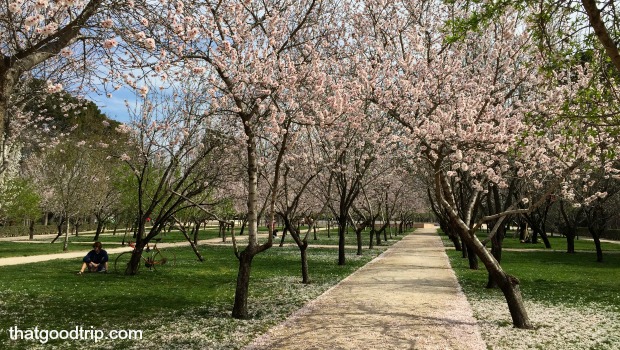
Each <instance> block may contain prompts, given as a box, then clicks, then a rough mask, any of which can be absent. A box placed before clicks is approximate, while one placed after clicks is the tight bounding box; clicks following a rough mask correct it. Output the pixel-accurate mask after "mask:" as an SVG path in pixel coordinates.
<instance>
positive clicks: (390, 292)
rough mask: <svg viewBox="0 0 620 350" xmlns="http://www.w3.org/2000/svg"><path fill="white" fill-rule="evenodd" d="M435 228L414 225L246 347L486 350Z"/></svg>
mask: <svg viewBox="0 0 620 350" xmlns="http://www.w3.org/2000/svg"><path fill="white" fill-rule="evenodd" d="M435 232H436V229H435V228H432V229H418V230H416V232H415V233H414V234H410V235H408V236H407V237H405V238H404V239H403V240H402V241H400V242H398V243H396V244H394V245H393V246H392V247H390V248H389V249H388V250H387V251H386V252H384V253H383V254H382V255H381V256H379V257H378V258H377V259H375V260H374V261H372V262H371V263H369V264H367V265H366V266H364V267H363V268H361V269H359V270H358V271H357V272H355V273H354V274H353V275H351V276H349V277H347V278H346V279H345V280H343V281H342V282H341V283H340V284H338V285H336V286H335V287H333V288H331V289H330V290H328V291H327V292H326V293H324V294H323V295H321V296H320V297H319V298H317V299H315V300H314V301H312V302H310V303H309V304H307V305H306V306H304V307H303V308H302V309H301V310H299V311H297V312H296V313H294V314H293V315H292V316H291V317H289V319H287V320H286V321H285V322H284V323H282V324H280V325H278V326H276V327H274V328H272V329H270V330H269V331H268V332H267V333H266V334H265V335H263V336H262V337H260V338H258V339H257V340H256V341H255V342H254V343H252V344H250V346H249V347H248V349H425V350H426V349H441V350H445V349H481V350H482V349H486V345H485V343H484V341H483V340H482V338H481V336H480V331H479V329H478V326H477V323H476V321H475V319H474V318H473V316H472V311H471V308H470V306H469V303H468V302H467V299H466V298H465V296H464V295H463V293H462V292H461V291H460V288H459V286H458V283H457V281H456V276H455V275H454V272H453V271H452V269H451V267H450V265H449V261H448V257H447V256H446V254H445V251H444V248H443V245H442V243H441V239H440V238H439V236H437V234H436V233H435Z"/></svg>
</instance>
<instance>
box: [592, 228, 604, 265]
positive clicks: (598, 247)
mask: <svg viewBox="0 0 620 350" xmlns="http://www.w3.org/2000/svg"><path fill="white" fill-rule="evenodd" d="M592 239H593V240H594V245H595V246H596V262H603V249H602V248H601V237H600V236H599V234H598V232H597V233H594V232H593V233H592Z"/></svg>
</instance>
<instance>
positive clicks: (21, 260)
mask: <svg viewBox="0 0 620 350" xmlns="http://www.w3.org/2000/svg"><path fill="white" fill-rule="evenodd" d="M259 237H260V235H259ZM236 239H237V241H241V242H243V241H244V240H246V239H247V235H245V236H239V237H236ZM30 243H33V242H32V241H31V242H30ZM48 243H49V242H48ZM80 243H81V242H80ZM87 243H89V244H92V242H87ZM71 244H75V242H74V243H71ZM105 244H106V245H107V244H108V243H105ZM198 244H199V245H201V244H209V245H219V244H228V245H232V243H231V242H230V237H229V238H227V243H226V242H224V243H222V239H221V238H211V239H205V240H200V241H198ZM185 246H189V242H187V241H183V242H176V243H158V244H157V247H158V248H170V247H185ZM103 248H104V249H105V251H106V252H107V253H108V254H118V253H122V252H128V251H131V250H132V249H133V248H131V247H129V246H124V247H119V248H106V246H104V247H103ZM90 250H91V248H90V247H85V250H83V251H77V252H67V253H54V254H44V255H30V256H15V257H8V258H0V266H9V265H20V264H30V263H36V262H41V261H48V260H55V259H75V258H83V257H84V256H85V255H86V254H87V253H88V252H89V251H90Z"/></svg>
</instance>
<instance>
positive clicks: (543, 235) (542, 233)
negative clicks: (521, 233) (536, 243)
mask: <svg viewBox="0 0 620 350" xmlns="http://www.w3.org/2000/svg"><path fill="white" fill-rule="evenodd" d="M539 233H540V238H542V240H543V242H544V243H545V248H547V249H551V242H549V236H547V232H545V230H543V229H541V230H540V231H539Z"/></svg>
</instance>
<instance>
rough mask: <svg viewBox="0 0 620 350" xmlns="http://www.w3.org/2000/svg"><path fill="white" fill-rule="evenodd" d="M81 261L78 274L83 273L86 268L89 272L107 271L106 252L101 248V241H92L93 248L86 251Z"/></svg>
mask: <svg viewBox="0 0 620 350" xmlns="http://www.w3.org/2000/svg"><path fill="white" fill-rule="evenodd" d="M82 261H83V263H82V269H81V270H80V272H78V275H81V274H83V273H84V271H85V270H86V269H87V268H88V271H90V272H107V271H108V253H107V252H106V251H105V250H103V249H101V242H95V243H93V250H91V251H90V252H88V254H86V256H85V257H84V259H82Z"/></svg>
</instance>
